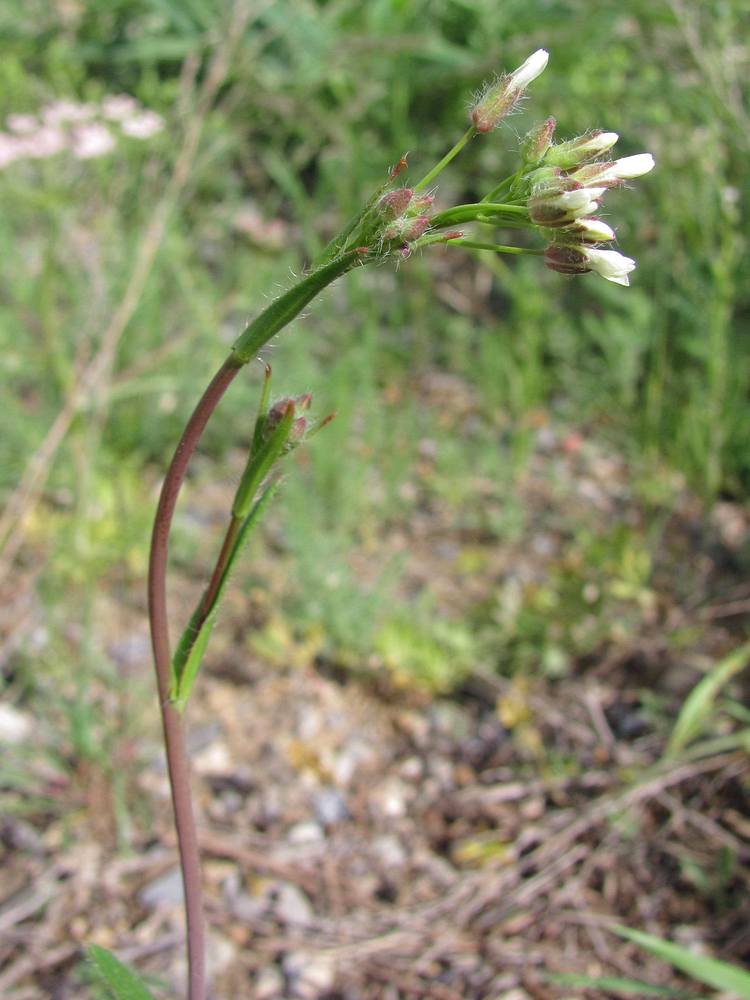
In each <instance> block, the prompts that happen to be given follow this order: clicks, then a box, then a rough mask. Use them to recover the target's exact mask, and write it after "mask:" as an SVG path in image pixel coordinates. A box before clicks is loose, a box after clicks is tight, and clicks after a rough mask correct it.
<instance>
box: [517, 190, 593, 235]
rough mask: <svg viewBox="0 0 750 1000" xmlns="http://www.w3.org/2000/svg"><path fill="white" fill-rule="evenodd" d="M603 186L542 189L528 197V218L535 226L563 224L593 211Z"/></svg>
mask: <svg viewBox="0 0 750 1000" xmlns="http://www.w3.org/2000/svg"><path fill="white" fill-rule="evenodd" d="M604 191H605V188H603V187H594V188H585V187H582V188H578V189H575V190H572V191H563V192H562V193H546V192H545V191H544V190H542V191H541V192H539V193H537V194H534V195H532V196H531V198H529V203H528V208H529V218H530V219H531V221H532V222H533V223H534V224H535V225H537V226H565V225H567V224H568V223H570V222H573V221H575V220H576V219H581V218H583V217H584V216H587V215H590V214H591V213H592V212H595V211H596V210H597V209H598V207H599V199H600V198H601V196H602V195H603V194H604Z"/></svg>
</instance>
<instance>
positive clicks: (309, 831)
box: [286, 821, 326, 844]
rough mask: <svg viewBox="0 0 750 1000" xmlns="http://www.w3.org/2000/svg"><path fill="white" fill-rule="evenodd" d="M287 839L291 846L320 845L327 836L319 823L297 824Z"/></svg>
mask: <svg viewBox="0 0 750 1000" xmlns="http://www.w3.org/2000/svg"><path fill="white" fill-rule="evenodd" d="M286 839H287V840H288V841H289V843H290V844H319V843H320V841H321V840H325V839H326V835H325V833H324V832H323V830H322V829H321V827H319V826H318V824H317V823H313V822H311V821H310V822H306V823H295V824H294V826H292V827H290V828H289V832H288V833H287V835H286Z"/></svg>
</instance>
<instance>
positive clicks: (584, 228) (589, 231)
mask: <svg viewBox="0 0 750 1000" xmlns="http://www.w3.org/2000/svg"><path fill="white" fill-rule="evenodd" d="M570 228H571V230H572V231H573V232H575V233H576V234H577V236H578V238H579V239H581V240H583V242H584V243H604V242H606V241H607V240H613V239H614V238H615V231H614V229H612V228H611V227H610V226H608V225H607V223H606V222H602V220H601V219H578V220H577V221H576V223H575V225H573V226H571V227H570ZM566 231H567V230H566Z"/></svg>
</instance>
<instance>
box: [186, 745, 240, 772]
mask: <svg viewBox="0 0 750 1000" xmlns="http://www.w3.org/2000/svg"><path fill="white" fill-rule="evenodd" d="M192 764H193V769H194V771H195V773H196V774H202V775H209V774H212V775H223V774H229V773H230V772H231V770H232V755H231V754H230V752H229V747H228V746H227V745H226V743H223V742H220V741H219V742H216V743H212V744H211V745H210V746H207V747H206V748H205V750H201V751H200V753H197V754H194V755H193V760H192Z"/></svg>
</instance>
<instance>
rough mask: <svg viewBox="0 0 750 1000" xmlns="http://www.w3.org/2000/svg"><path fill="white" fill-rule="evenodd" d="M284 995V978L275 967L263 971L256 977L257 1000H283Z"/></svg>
mask: <svg viewBox="0 0 750 1000" xmlns="http://www.w3.org/2000/svg"><path fill="white" fill-rule="evenodd" d="M283 995H284V977H283V976H282V974H281V971H280V970H279V969H277V968H276V966H275V965H270V966H269V967H268V968H267V969H261V970H260V972H259V973H258V975H257V976H256V977H255V987H254V990H253V996H254V997H255V1000H281V997H282V996H283Z"/></svg>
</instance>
